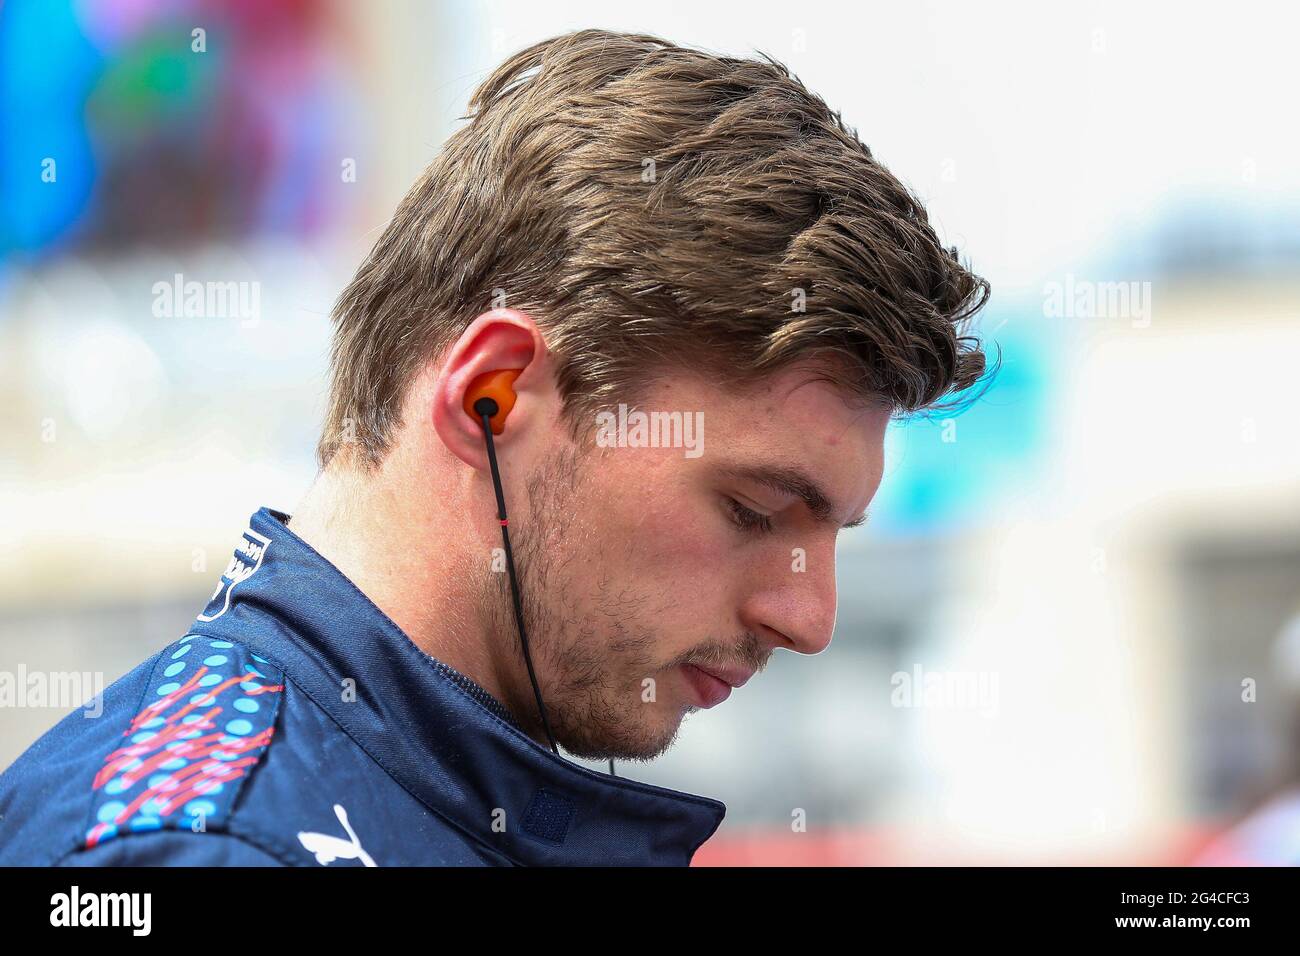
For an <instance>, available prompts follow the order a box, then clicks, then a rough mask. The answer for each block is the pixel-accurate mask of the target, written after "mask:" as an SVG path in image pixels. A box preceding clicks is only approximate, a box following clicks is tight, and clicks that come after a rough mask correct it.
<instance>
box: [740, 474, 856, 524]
mask: <svg viewBox="0 0 1300 956" xmlns="http://www.w3.org/2000/svg"><path fill="white" fill-rule="evenodd" d="M722 471H723V474H724V475H727V476H729V477H731V478H739V479H742V480H745V481H752V482H754V483H755V484H759V485H763V486H764V487H766V488H771V489H772V490H773V491H776V492H779V493H780V494H784V495H790V496H791V497H794V498H798V499H799V500H800V501H802V502H803V503H804V506H805V507H807V509H808V512H809V513H810V514H811V515H812V516H813V519H814V520H815V521H819V522H822V523H828V522H831V521H833V515H834V514H835V508H834V506H833V505H832V504H831V502H830V499H829V498H827V497H826V493H825V492H823V491H822V489H821V486H820V485H818V484H817V482H815V481H813V480H812V478H810V477H809V476H808V475H806V474H805V473H804V472H802V471H800V470H799V469H798V468H783V467H771V466H765V465H732V466H730V467H727V468H724V469H723V470H722ZM866 520H867V513H866V512H865V511H864V512H863V513H862V514H860V515H858V516H857V517H856V518H854V519H853V520H852V521H847V522H845V523H844V524H842V525H840V527H841V528H856V527H859V526H860V525H862V524H865V523H866Z"/></svg>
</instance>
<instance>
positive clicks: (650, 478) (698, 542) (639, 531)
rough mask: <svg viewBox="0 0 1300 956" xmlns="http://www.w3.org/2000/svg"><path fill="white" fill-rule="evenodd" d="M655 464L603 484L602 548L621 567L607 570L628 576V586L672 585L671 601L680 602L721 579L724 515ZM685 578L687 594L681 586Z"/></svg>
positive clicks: (724, 554)
mask: <svg viewBox="0 0 1300 956" xmlns="http://www.w3.org/2000/svg"><path fill="white" fill-rule="evenodd" d="M634 465H635V463H634ZM656 465H660V463H658V462H655V463H650V462H647V463H646V465H645V466H643V467H632V468H630V469H627V470H626V471H625V472H622V473H619V474H617V475H616V477H615V479H614V481H611V482H607V483H603V484H602V489H601V494H602V497H603V498H604V501H605V506H604V507H603V508H602V509H601V511H600V512H599V519H600V525H601V528H600V535H601V538H602V540H603V541H604V542H605V545H606V546H605V548H604V549H602V550H604V552H605V553H606V554H607V555H610V556H615V555H617V556H618V561H619V562H620V563H621V564H622V567H620V568H618V569H617V570H615V569H610V570H611V571H614V573H617V574H626V575H629V576H630V577H631V580H629V581H628V582H627V584H628V585H629V586H631V587H633V588H634V589H637V590H640V589H642V588H643V587H644V586H646V585H647V584H648V585H649V586H651V587H653V586H654V582H657V583H658V585H659V586H660V587H668V586H676V591H677V593H676V596H675V600H678V601H682V600H684V599H685V598H687V597H694V596H696V595H698V594H699V593H700V589H701V587H702V585H704V584H706V583H707V582H708V581H710V580H716V579H718V578H719V576H720V575H721V573H722V571H723V570H724V569H725V568H726V567H727V566H728V565H727V563H726V562H727V559H728V557H729V554H730V553H731V552H730V551H729V547H730V545H731V543H732V542H731V541H730V539H729V538H728V529H727V528H726V527H725V525H724V523H723V522H724V521H725V520H726V519H725V517H724V516H722V515H721V514H720V513H718V512H717V511H713V510H710V509H709V508H708V506H707V502H703V501H702V500H701V498H700V496H699V495H698V494H692V493H690V492H689V491H688V489H686V488H684V487H680V485H681V483H682V476H680V475H677V474H674V473H673V471H674V468H673V466H672V465H669V466H666V467H662V466H661V467H655V466H656ZM683 580H684V581H686V582H687V585H688V588H689V589H688V590H684V589H683V588H682V587H681V585H680V582H682V581H683Z"/></svg>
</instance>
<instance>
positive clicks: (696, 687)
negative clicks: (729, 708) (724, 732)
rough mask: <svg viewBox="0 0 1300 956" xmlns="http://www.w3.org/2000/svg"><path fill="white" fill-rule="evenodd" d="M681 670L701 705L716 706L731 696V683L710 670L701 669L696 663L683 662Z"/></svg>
mask: <svg viewBox="0 0 1300 956" xmlns="http://www.w3.org/2000/svg"><path fill="white" fill-rule="evenodd" d="M681 670H682V673H683V674H684V675H685V676H686V683H687V684H689V685H690V687H691V690H692V691H694V693H695V699H696V701H697V702H698V704H699V706H701V707H703V708H705V709H708V708H710V707H716V706H718V704H720V703H722V702H723V701H724V700H726V699H727V698H728V697H730V696H731V685H730V684H728V683H727V682H726V681H724V680H720V679H719V678H717V677H714V676H713V675H712V674H710V673H709V672H708V671H705V670H701V669H700V668H698V667H696V666H695V665H694V664H683V665H681Z"/></svg>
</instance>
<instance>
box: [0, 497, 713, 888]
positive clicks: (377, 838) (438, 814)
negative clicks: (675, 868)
mask: <svg viewBox="0 0 1300 956" xmlns="http://www.w3.org/2000/svg"><path fill="white" fill-rule="evenodd" d="M287 521H288V517H287V516H286V515H285V514H283V513H281V512H278V511H273V510H271V509H269V508H262V509H260V510H259V511H257V512H256V513H255V514H254V515H253V517H252V519H251V522H250V526H249V528H248V530H247V531H245V532H244V534H243V537H242V540H241V541H240V543H239V545H238V546H237V547H236V549H235V552H234V556H233V558H232V559H231V561H230V564H229V566H228V567H227V569H226V571H225V573H224V574H223V575H222V577H221V582H220V584H219V585H218V587H217V589H216V592H215V594H214V595H213V597H212V599H211V601H209V603H208V605H207V606H206V607H205V608H204V609H203V611H202V612H201V613H200V614H199V616H198V618H197V619H196V620H195V622H194V624H193V626H192V627H191V628H190V630H189V633H187V634H186V635H185V636H184V637H182V638H181V639H180V640H178V641H176V642H175V643H173V644H171V645H170V646H168V647H166V648H164V649H163V650H162V651H161V652H160V653H158V654H156V655H154V656H153V657H151V658H150V659H148V660H146V661H145V662H144V663H142V664H140V665H139V666H138V667H136V668H135V669H134V670H133V671H131V672H130V673H128V674H127V675H126V676H124V677H122V678H121V679H120V680H118V681H116V682H115V683H113V684H112V685H111V686H110V687H108V688H107V689H106V690H105V691H104V693H103V700H102V713H101V714H100V715H99V716H97V717H93V718H92V716H91V711H89V710H85V711H83V710H77V711H74V712H72V713H71V714H69V715H68V716H67V717H65V718H64V719H63V720H62V721H60V722H59V724H58V725H56V726H55V727H54V728H53V729H52V730H50V731H49V732H48V733H46V734H45V735H44V736H43V737H41V738H40V739H39V740H38V741H37V742H36V743H35V744H33V745H32V746H31V748H29V749H28V750H27V751H26V752H25V753H24V754H23V755H22V756H21V757H19V758H18V760H17V761H16V762H15V763H14V764H13V765H12V766H11V767H10V768H9V769H8V770H7V771H5V773H4V774H3V775H0V865H37V866H47V865H64V866H120V865H146V866H151V865H174V864H178V865H198V866H217V865H235V866H261V865H268V866H273V865H285V866H317V865H326V866H331V865H351V866H399V865H435V866H436V865H448V866H457V865H469V866H480V865H524V866H528V865H606V864H612V865H686V864H688V863H689V862H690V860H691V857H692V855H693V854H694V852H695V851H696V849H698V848H699V846H700V844H702V843H703V842H704V841H705V840H707V839H708V838H709V837H710V836H711V835H712V834H713V832H714V831H715V830H716V829H717V827H718V825H719V823H721V821H722V817H723V815H724V814H725V812H726V807H724V806H723V805H722V804H721V803H719V802H718V801H716V800H710V799H707V798H704V797H697V796H692V795H689V794H684V793H678V792H675V791H672V790H666V789H663V788H660V787H655V786H650V785H648V784H644V783H638V782H635V781H633V780H629V779H627V778H624V777H615V776H611V775H607V774H603V773H597V772H595V771H592V770H589V769H587V768H585V767H582V766H580V765H578V764H575V763H572V762H570V761H568V760H565V759H563V758H562V757H558V756H556V755H555V754H553V753H551V752H550V750H548V749H547V748H545V747H542V746H540V745H538V744H537V743H535V742H534V741H533V740H531V739H530V738H528V737H527V736H526V735H525V734H524V733H523V732H522V731H521V730H520V729H519V728H518V726H517V725H516V724H515V722H514V721H513V720H512V718H511V716H510V714H509V713H508V712H507V711H506V710H505V708H504V707H502V706H501V704H500V703H498V702H497V701H496V700H495V699H494V698H493V697H492V696H491V695H489V694H488V693H487V692H486V691H485V690H483V689H482V688H481V687H479V686H478V685H477V684H475V683H474V682H473V681H471V680H470V679H469V678H467V677H465V676H464V675H462V674H460V673H459V672H457V671H455V670H453V669H452V668H450V667H448V666H446V665H445V664H443V663H441V662H439V661H437V660H434V659H433V658H432V657H430V656H429V655H427V654H425V653H424V652H423V651H421V650H420V649H419V648H417V647H416V646H415V645H414V644H413V643H412V642H411V640H410V639H409V638H408V637H407V636H406V635H405V634H404V633H403V632H402V631H401V629H400V628H398V627H397V625H396V624H394V623H393V621H392V620H390V619H389V618H388V616H387V615H385V614H384V613H383V612H382V611H381V610H380V609H379V608H378V607H376V606H375V605H374V604H373V603H372V602H371V601H370V600H369V599H368V598H367V597H366V596H365V595H364V594H363V593H361V591H360V590H359V589H358V588H357V587H356V585H354V584H353V583H352V582H351V581H350V580H348V579H347V578H346V577H345V576H344V575H343V574H342V572H340V571H339V570H338V569H337V568H335V567H334V566H333V565H332V564H331V563H330V562H329V561H327V560H326V559H325V558H324V557H322V556H321V555H320V554H318V553H317V552H316V551H315V550H314V549H312V548H311V546H309V545H308V544H307V543H306V542H305V541H303V540H302V539H301V538H299V537H298V536H297V535H295V534H294V533H293V532H292V531H291V530H289V528H288V527H287V525H286V522H287ZM98 709H99V708H98V707H97V708H96V710H98Z"/></svg>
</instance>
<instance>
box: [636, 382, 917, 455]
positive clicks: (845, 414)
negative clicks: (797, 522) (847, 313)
mask: <svg viewBox="0 0 1300 956" xmlns="http://www.w3.org/2000/svg"><path fill="white" fill-rule="evenodd" d="M646 397H647V398H648V399H649V403H647V407H649V405H650V404H653V406H654V407H656V408H663V409H664V410H668V411H684V412H685V411H690V412H696V411H699V412H702V413H703V415H704V421H705V422H706V427H708V428H709V429H710V430H711V432H712V435H711V438H713V439H714V440H718V441H722V440H725V441H727V443H728V444H729V445H732V446H741V447H743V446H750V445H753V446H757V447H763V446H770V445H772V444H778V445H785V446H789V445H794V446H798V447H803V448H805V450H807V451H809V452H811V451H813V450H814V449H815V448H816V447H817V446H818V445H822V446H825V447H828V448H835V447H839V446H842V445H843V444H845V443H846V442H851V441H853V440H854V438H857V439H858V440H859V441H861V440H867V441H871V440H873V439H878V438H879V437H881V436H882V435H883V432H884V428H885V426H886V425H887V424H888V422H889V418H890V416H891V413H892V409H891V408H890V407H889V406H888V405H887V404H886V403H884V402H877V401H872V400H871V399H869V398H866V397H863V396H861V395H859V394H857V393H855V392H851V391H850V390H849V389H848V388H846V387H843V386H840V385H838V384H836V383H835V382H834V380H833V376H832V375H831V374H830V373H828V371H827V370H826V368H825V367H824V366H814V365H793V366H790V367H787V368H784V369H780V370H777V371H775V372H773V373H771V374H770V375H767V376H764V377H762V378H759V379H757V380H755V381H753V382H750V383H746V384H745V385H744V386H735V385H723V384H719V383H718V382H717V381H715V380H710V379H709V378H708V377H706V376H701V375H697V374H693V373H674V374H669V375H665V376H661V377H660V378H659V379H658V381H657V384H656V387H654V388H653V389H652V390H651V393H650V394H648V395H647V396H646Z"/></svg>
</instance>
